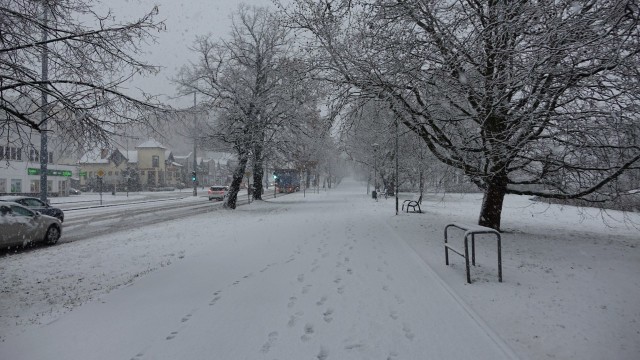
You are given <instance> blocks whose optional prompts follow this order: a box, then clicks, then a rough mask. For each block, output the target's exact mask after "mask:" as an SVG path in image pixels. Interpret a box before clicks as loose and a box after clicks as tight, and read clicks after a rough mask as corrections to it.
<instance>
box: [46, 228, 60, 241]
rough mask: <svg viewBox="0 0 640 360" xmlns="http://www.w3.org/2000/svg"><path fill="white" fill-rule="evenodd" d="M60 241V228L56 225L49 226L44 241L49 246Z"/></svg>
mask: <svg viewBox="0 0 640 360" xmlns="http://www.w3.org/2000/svg"><path fill="white" fill-rule="evenodd" d="M58 239H60V228H58V227H57V226H55V225H51V226H49V228H48V229H47V233H46V234H45V236H44V241H45V242H46V243H47V244H49V245H54V244H55V243H57V242H58Z"/></svg>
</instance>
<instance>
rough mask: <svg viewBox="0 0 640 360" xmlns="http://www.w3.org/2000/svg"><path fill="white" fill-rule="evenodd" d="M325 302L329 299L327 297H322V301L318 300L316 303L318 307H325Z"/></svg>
mask: <svg viewBox="0 0 640 360" xmlns="http://www.w3.org/2000/svg"><path fill="white" fill-rule="evenodd" d="M325 301H327V297H326V296H323V297H321V298H320V300H318V301H317V302H316V305H318V306H322V305H324V303H325Z"/></svg>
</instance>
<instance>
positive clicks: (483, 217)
mask: <svg viewBox="0 0 640 360" xmlns="http://www.w3.org/2000/svg"><path fill="white" fill-rule="evenodd" d="M506 193H507V176H506V174H501V175H496V176H495V177H493V178H491V179H490V180H489V181H488V183H487V188H486V189H485V191H484V198H483V199H482V208H481V209H480V219H479V220H478V225H480V226H486V227H490V228H492V229H495V230H498V231H500V219H501V217H502V203H503V202H504V196H505V195H506Z"/></svg>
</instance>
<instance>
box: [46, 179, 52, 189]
mask: <svg viewBox="0 0 640 360" xmlns="http://www.w3.org/2000/svg"><path fill="white" fill-rule="evenodd" d="M52 189H53V180H47V191H48V192H52V191H53V190H52Z"/></svg>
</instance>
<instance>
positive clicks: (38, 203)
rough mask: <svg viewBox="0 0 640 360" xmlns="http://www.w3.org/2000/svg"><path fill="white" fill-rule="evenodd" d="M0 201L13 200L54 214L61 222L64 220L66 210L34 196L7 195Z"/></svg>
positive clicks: (35, 209)
mask: <svg viewBox="0 0 640 360" xmlns="http://www.w3.org/2000/svg"><path fill="white" fill-rule="evenodd" d="M0 201H12V202H16V203H18V204H20V205H22V206H26V207H28V208H29V209H31V210H34V211H37V212H39V213H41V214H44V215H49V216H53V217H54V218H57V219H58V220H60V222H64V212H63V211H62V210H60V209H58V208H57V207H53V206H51V205H49V204H47V203H45V202H43V201H42V200H40V199H38V198H34V197H31V196H17V195H6V196H0Z"/></svg>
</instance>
